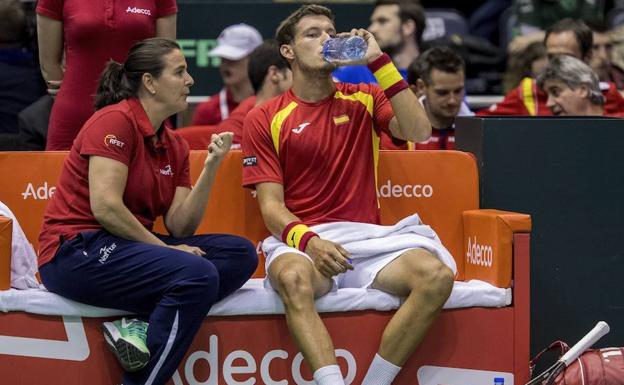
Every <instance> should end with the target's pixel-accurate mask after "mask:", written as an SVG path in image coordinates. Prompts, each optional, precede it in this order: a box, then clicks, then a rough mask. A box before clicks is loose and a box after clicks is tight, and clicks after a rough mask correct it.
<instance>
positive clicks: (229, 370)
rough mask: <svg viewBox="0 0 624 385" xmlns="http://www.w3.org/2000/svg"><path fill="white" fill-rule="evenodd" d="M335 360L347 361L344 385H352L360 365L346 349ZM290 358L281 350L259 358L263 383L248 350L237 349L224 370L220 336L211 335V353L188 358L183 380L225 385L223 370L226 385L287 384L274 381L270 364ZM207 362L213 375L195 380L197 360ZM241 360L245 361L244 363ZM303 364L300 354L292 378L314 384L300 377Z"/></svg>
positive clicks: (177, 378) (201, 352)
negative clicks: (220, 364)
mask: <svg viewBox="0 0 624 385" xmlns="http://www.w3.org/2000/svg"><path fill="white" fill-rule="evenodd" d="M336 357H337V358H344V360H345V361H346V363H347V375H346V377H345V379H344V381H345V385H350V384H351V383H352V382H353V380H354V379H355V374H356V371H357V363H356V362H355V358H354V357H353V355H352V354H351V352H349V351H348V350H346V349H336ZM288 358H289V356H288V352H287V351H286V350H282V349H275V350H270V351H268V352H266V354H264V356H262V358H258V359H259V361H260V378H261V380H262V381H261V382H260V381H256V379H255V378H254V377H253V376H252V375H253V374H254V373H256V372H257V371H258V363H257V361H256V358H255V357H254V356H253V355H252V354H251V353H249V352H248V351H246V350H234V351H232V352H230V353H229V354H228V355H227V356H226V357H225V359H224V360H223V364H222V367H219V362H220V360H219V337H217V336H216V335H214V334H213V335H211V336H210V339H209V346H208V351H204V350H197V351H194V352H193V353H191V354H189V356H188V358H187V359H186V361H185V362H184V377H185V379H186V382H187V383H188V384H189V385H218V384H222V383H223V382H221V381H220V380H219V369H221V371H222V372H221V375H222V376H223V380H224V382H225V384H227V385H255V384H256V383H263V384H266V385H288V384H289V382H288V380H286V379H284V378H275V377H273V376H272V375H271V362H272V361H273V360H276V359H280V360H287V359H288ZM200 360H204V361H206V363H208V366H209V367H210V375H209V376H208V378H207V379H206V380H203V379H202V380H201V381H200V380H198V379H197V378H195V374H194V367H195V365H196V364H197V362H198V361H200ZM237 360H238V364H237V365H236V366H235V365H234V361H237ZM241 360H242V361H243V362H244V364H243V363H241ZM302 364H303V355H302V354H301V353H297V354H296V355H295V356H294V357H293V359H292V363H291V365H290V368H291V375H292V378H293V379H294V381H295V384H296V385H314V381H313V380H312V381H308V380H306V379H304V378H303V375H302V374H301V366H302ZM233 374H237V375H238V374H249V375H250V376H249V378H247V379H245V380H241V379H240V378H241V377H240V376H238V378H239V379H238V380H237V379H234V377H233V376H232V375H233ZM173 380H174V384H175V385H179V384H180V383H182V381H181V378H180V374H179V372H177V373H176V375H174V377H173Z"/></svg>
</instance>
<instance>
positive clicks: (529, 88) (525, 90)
mask: <svg viewBox="0 0 624 385" xmlns="http://www.w3.org/2000/svg"><path fill="white" fill-rule="evenodd" d="M521 84H522V102H523V103H524V106H525V107H526V109H527V111H529V114H530V115H531V116H535V113H536V111H535V104H536V103H535V93H534V92H533V79H531V78H524V79H522V82H521Z"/></svg>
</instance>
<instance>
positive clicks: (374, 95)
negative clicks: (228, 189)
mask: <svg viewBox="0 0 624 385" xmlns="http://www.w3.org/2000/svg"><path fill="white" fill-rule="evenodd" d="M393 116H394V112H393V111H392V106H391V105H390V102H389V101H388V99H387V98H386V97H385V95H384V94H383V91H382V90H381V88H379V87H378V86H376V85H373V84H363V83H362V84H347V83H336V91H335V93H334V94H333V95H331V96H329V97H328V98H326V99H324V100H321V101H319V102H316V103H308V102H305V101H303V100H300V99H298V98H297V97H296V96H295V95H294V94H293V92H292V90H289V91H287V92H286V93H284V94H282V95H280V96H278V97H276V98H274V99H271V100H270V101H268V102H266V103H264V104H263V105H261V106H259V107H256V108H254V109H253V110H251V112H249V114H248V115H247V118H246V119H245V123H244V128H243V157H244V158H243V185H244V186H245V187H253V186H254V185H256V184H258V183H262V182H275V183H280V184H282V185H283V186H284V200H285V203H286V207H287V208H288V209H289V210H290V211H291V212H292V213H293V214H294V215H296V216H297V217H299V219H301V220H302V221H304V222H306V223H307V224H308V225H314V224H319V223H327V222H336V221H352V222H365V223H379V207H378V202H377V190H376V175H377V159H378V153H379V136H380V134H381V132H382V130H383V131H386V132H387V131H388V125H389V123H390V120H391V119H392V117H393Z"/></svg>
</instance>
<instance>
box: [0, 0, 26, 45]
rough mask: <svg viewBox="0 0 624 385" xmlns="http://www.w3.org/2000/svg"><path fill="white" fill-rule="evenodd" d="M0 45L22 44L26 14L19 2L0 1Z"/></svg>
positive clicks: (11, 0) (17, 0) (14, 0)
mask: <svg viewBox="0 0 624 385" xmlns="http://www.w3.org/2000/svg"><path fill="white" fill-rule="evenodd" d="M0 20H2V22H0V44H3V43H5V44H6V43H19V42H22V41H23V39H24V37H25V34H26V13H25V12H24V8H23V6H22V3H21V2H20V1H19V0H0Z"/></svg>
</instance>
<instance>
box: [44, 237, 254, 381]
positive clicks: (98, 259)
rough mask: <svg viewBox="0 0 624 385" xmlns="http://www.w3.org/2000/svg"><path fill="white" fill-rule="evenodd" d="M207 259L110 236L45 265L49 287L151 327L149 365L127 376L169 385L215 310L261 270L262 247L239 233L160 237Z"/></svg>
mask: <svg viewBox="0 0 624 385" xmlns="http://www.w3.org/2000/svg"><path fill="white" fill-rule="evenodd" d="M157 236H158V237H159V238H160V239H161V240H162V241H163V242H165V243H166V244H168V245H176V244H187V245H189V246H196V247H199V248H200V249H202V250H203V251H205V252H206V255H205V256H204V257H198V256H196V255H193V254H190V253H187V252H184V251H180V250H175V249H171V248H168V247H163V246H154V245H148V244H145V243H140V242H134V241H129V240H126V239H123V238H119V237H116V236H113V235H111V234H110V233H108V232H107V231H105V230H100V231H94V232H83V233H81V234H80V235H78V236H77V237H75V238H73V239H71V240H69V241H65V242H63V243H62V244H61V246H60V247H59V249H58V251H57V253H56V255H55V257H54V259H52V260H51V261H50V262H48V263H46V264H44V265H43V266H41V267H40V269H39V271H40V274H41V279H42V281H43V283H44V285H45V286H46V288H47V289H48V290H49V291H51V292H54V293H57V294H59V295H61V296H63V297H66V298H69V299H72V300H74V301H78V302H82V303H85V304H89V305H93V306H100V307H107V308H113V309H120V310H125V311H128V312H132V313H135V314H138V315H139V316H140V318H144V319H145V320H147V321H148V322H149V328H148V332H147V347H148V348H149V350H150V353H151V357H150V362H149V364H148V365H147V366H146V367H145V368H143V369H141V370H140V371H138V372H134V373H125V374H124V378H123V384H124V385H135V384H136V385H139V384H140V385H161V384H165V383H166V382H167V381H168V380H169V379H170V378H171V376H172V375H173V373H174V372H175V370H176V369H177V367H178V365H179V364H180V361H181V360H182V358H183V357H184V354H185V353H186V351H187V349H188V347H189V346H190V344H191V342H192V341H193V337H194V336H195V334H196V333H197V331H198V330H199V327H200V326H201V323H202V321H203V320H204V318H205V317H206V314H207V313H208V310H209V309H210V307H211V306H212V305H213V304H214V303H215V302H217V301H219V300H220V299H222V298H224V297H225V296H227V295H229V294H231V293H233V292H234V291H235V290H237V289H238V288H240V287H241V286H242V285H243V284H244V283H245V282H246V281H247V280H248V279H249V278H250V277H251V275H252V274H253V272H254V271H255V269H256V266H257V264H258V256H257V254H256V249H255V247H254V245H253V244H252V243H251V242H249V241H248V240H246V239H244V238H241V237H238V236H235V235H222V234H210V235H194V236H191V237H186V238H173V237H168V236H164V235H157Z"/></svg>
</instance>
